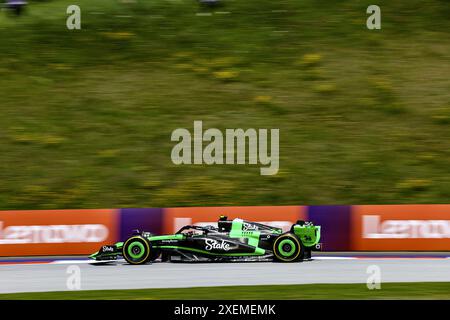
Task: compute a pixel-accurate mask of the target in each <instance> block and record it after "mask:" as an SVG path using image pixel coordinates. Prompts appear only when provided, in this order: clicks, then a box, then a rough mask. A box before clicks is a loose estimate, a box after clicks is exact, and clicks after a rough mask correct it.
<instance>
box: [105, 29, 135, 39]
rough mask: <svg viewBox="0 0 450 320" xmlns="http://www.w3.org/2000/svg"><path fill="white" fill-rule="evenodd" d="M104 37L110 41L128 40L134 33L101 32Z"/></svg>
mask: <svg viewBox="0 0 450 320" xmlns="http://www.w3.org/2000/svg"><path fill="white" fill-rule="evenodd" d="M102 34H103V35H104V36H105V37H107V38H109V39H112V40H128V39H130V38H132V37H134V35H135V34H134V33H132V32H124V31H123V32H103V33H102Z"/></svg>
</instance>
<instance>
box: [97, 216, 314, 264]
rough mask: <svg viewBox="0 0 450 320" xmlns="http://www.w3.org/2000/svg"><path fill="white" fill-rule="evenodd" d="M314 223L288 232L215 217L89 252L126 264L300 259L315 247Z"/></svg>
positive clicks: (137, 234) (140, 234)
mask: <svg viewBox="0 0 450 320" xmlns="http://www.w3.org/2000/svg"><path fill="white" fill-rule="evenodd" d="M319 240H320V226H314V225H313V224H312V223H311V222H305V221H301V220H299V221H297V223H295V224H293V225H292V227H291V229H290V231H289V232H285V233H283V231H282V230H281V229H279V228H275V227H271V226H268V225H264V224H261V223H256V222H249V221H244V220H242V219H234V220H228V219H227V217H225V216H221V217H220V219H219V221H218V226H217V227H214V226H195V225H188V226H184V227H182V228H181V229H180V230H179V231H178V232H177V233H175V234H174V235H165V236H155V235H152V234H151V233H149V232H139V231H137V230H136V231H135V232H134V234H133V235H132V236H131V237H130V238H128V239H127V240H126V241H125V242H118V243H116V244H115V245H111V246H103V247H101V248H100V250H99V251H98V252H96V253H94V254H92V255H91V256H90V258H91V259H94V260H96V261H103V262H107V261H114V260H117V259H118V257H120V256H122V257H123V258H124V259H125V260H126V261H127V262H128V263H130V264H145V263H147V262H150V261H154V260H156V259H158V258H159V257H160V256H161V260H162V261H171V262H175V261H190V262H193V261H204V262H206V261H217V262H219V261H267V260H269V261H270V260H275V261H280V262H293V261H301V260H305V259H310V258H311V251H318V250H320V249H321V244H320V243H319Z"/></svg>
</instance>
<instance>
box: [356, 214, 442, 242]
mask: <svg viewBox="0 0 450 320" xmlns="http://www.w3.org/2000/svg"><path fill="white" fill-rule="evenodd" d="M352 226H353V228H352V229H353V234H352V249H353V250H382V251H389V250H392V251H393V250H409V251H420V250H426V251H439V250H450V205H384V206H354V207H353V211H352Z"/></svg>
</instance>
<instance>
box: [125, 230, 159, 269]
mask: <svg viewBox="0 0 450 320" xmlns="http://www.w3.org/2000/svg"><path fill="white" fill-rule="evenodd" d="M151 251H152V250H151V247H150V243H149V242H148V241H147V240H146V239H145V238H143V237H141V236H135V237H131V238H129V239H128V240H127V241H125V243H124V244H123V257H124V258H125V260H126V261H127V262H128V263H130V264H144V263H147V262H148V261H149V257H150V254H151Z"/></svg>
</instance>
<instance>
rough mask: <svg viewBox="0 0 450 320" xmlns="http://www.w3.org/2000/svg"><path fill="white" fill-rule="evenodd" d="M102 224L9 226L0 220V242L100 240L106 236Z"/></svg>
mask: <svg viewBox="0 0 450 320" xmlns="http://www.w3.org/2000/svg"><path fill="white" fill-rule="evenodd" d="M108 233H109V231H108V227H106V226H105V225H103V224H78V225H49V226H9V227H7V228H5V229H3V221H0V245H1V244H25V243H76V242H102V241H105V240H106V239H107V238H108Z"/></svg>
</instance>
